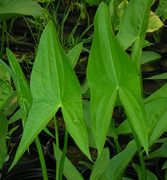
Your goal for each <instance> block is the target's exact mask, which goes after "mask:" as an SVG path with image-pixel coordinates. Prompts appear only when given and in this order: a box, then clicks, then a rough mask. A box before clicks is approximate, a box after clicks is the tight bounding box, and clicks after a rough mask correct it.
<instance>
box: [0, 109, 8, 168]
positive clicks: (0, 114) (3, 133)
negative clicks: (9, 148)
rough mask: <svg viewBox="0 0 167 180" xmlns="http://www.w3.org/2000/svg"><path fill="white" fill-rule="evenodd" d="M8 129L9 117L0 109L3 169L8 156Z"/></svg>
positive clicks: (0, 142)
mask: <svg viewBox="0 0 167 180" xmlns="http://www.w3.org/2000/svg"><path fill="white" fill-rule="evenodd" d="M7 130H8V123H7V119H6V117H5V115H4V113H3V112H2V111H0V169H2V166H3V162H4V158H5V156H6V153H7V152H6V134H7Z"/></svg>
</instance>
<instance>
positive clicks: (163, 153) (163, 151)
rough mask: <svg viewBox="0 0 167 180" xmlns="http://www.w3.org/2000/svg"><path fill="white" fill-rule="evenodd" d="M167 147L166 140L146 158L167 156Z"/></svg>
mask: <svg viewBox="0 0 167 180" xmlns="http://www.w3.org/2000/svg"><path fill="white" fill-rule="evenodd" d="M166 148H167V141H166V142H164V143H163V144H162V146H161V147H160V148H158V149H157V150H154V151H153V152H152V153H150V154H149V156H146V157H145V159H151V158H158V157H167V152H166Z"/></svg>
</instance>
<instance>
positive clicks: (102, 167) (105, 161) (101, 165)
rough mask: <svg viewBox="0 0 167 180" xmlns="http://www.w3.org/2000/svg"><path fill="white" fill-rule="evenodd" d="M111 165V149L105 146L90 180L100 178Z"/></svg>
mask: <svg viewBox="0 0 167 180" xmlns="http://www.w3.org/2000/svg"><path fill="white" fill-rule="evenodd" d="M109 165H110V154H109V149H108V148H104V149H103V151H102V153H101V155H100V157H99V158H98V159H97V160H96V161H95V163H94V166H93V169H92V172H91V175H90V180H98V179H99V178H100V177H101V176H102V175H103V174H104V172H105V171H106V169H107V168H108V166H109Z"/></svg>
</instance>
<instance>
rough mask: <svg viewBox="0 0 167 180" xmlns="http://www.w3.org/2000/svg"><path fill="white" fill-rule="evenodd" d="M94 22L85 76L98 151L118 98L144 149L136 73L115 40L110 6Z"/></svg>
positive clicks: (102, 7)
mask: <svg viewBox="0 0 167 180" xmlns="http://www.w3.org/2000/svg"><path fill="white" fill-rule="evenodd" d="M94 24H95V33H94V40H93V44H92V47H91V51H90V56H89V61H88V68H87V78H88V83H89V85H90V90H91V116H92V125H93V129H94V135H95V141H96V145H97V148H98V151H99V154H100V153H101V152H102V149H103V146H104V143H105V138H106V135H107V131H108V128H109V125H110V122H111V117H112V113H113V108H114V105H115V102H116V99H117V98H118V97H119V98H120V100H121V103H122V104H123V106H124V109H125V111H126V114H127V116H128V119H129V122H130V124H131V126H132V128H133V129H134V131H135V132H136V134H137V136H138V138H139V140H140V142H141V143H142V145H143V146H144V148H145V150H146V151H147V147H148V142H147V139H148V138H147V124H146V120H145V111H144V105H143V103H142V97H141V92H140V82H139V78H138V74H137V71H136V68H135V66H134V64H133V62H132V60H131V58H130V57H129V56H128V55H127V54H126V52H124V50H123V49H122V48H121V47H120V45H119V44H118V42H117V41H116V39H115V36H114V34H113V32H112V28H111V23H110V14H109V9H108V7H107V5H105V4H104V3H102V4H100V6H99V8H98V10H97V13H96V16H95V23H94ZM134 89H135V90H134Z"/></svg>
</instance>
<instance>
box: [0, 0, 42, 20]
mask: <svg viewBox="0 0 167 180" xmlns="http://www.w3.org/2000/svg"><path fill="white" fill-rule="evenodd" d="M41 13H42V8H41V7H40V5H38V3H36V2H34V1H32V0H24V1H22V0H12V1H11V0H4V1H3V2H1V6H0V22H3V21H6V20H8V19H10V18H13V17H19V16H24V15H28V16H38V15H40V14H41Z"/></svg>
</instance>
